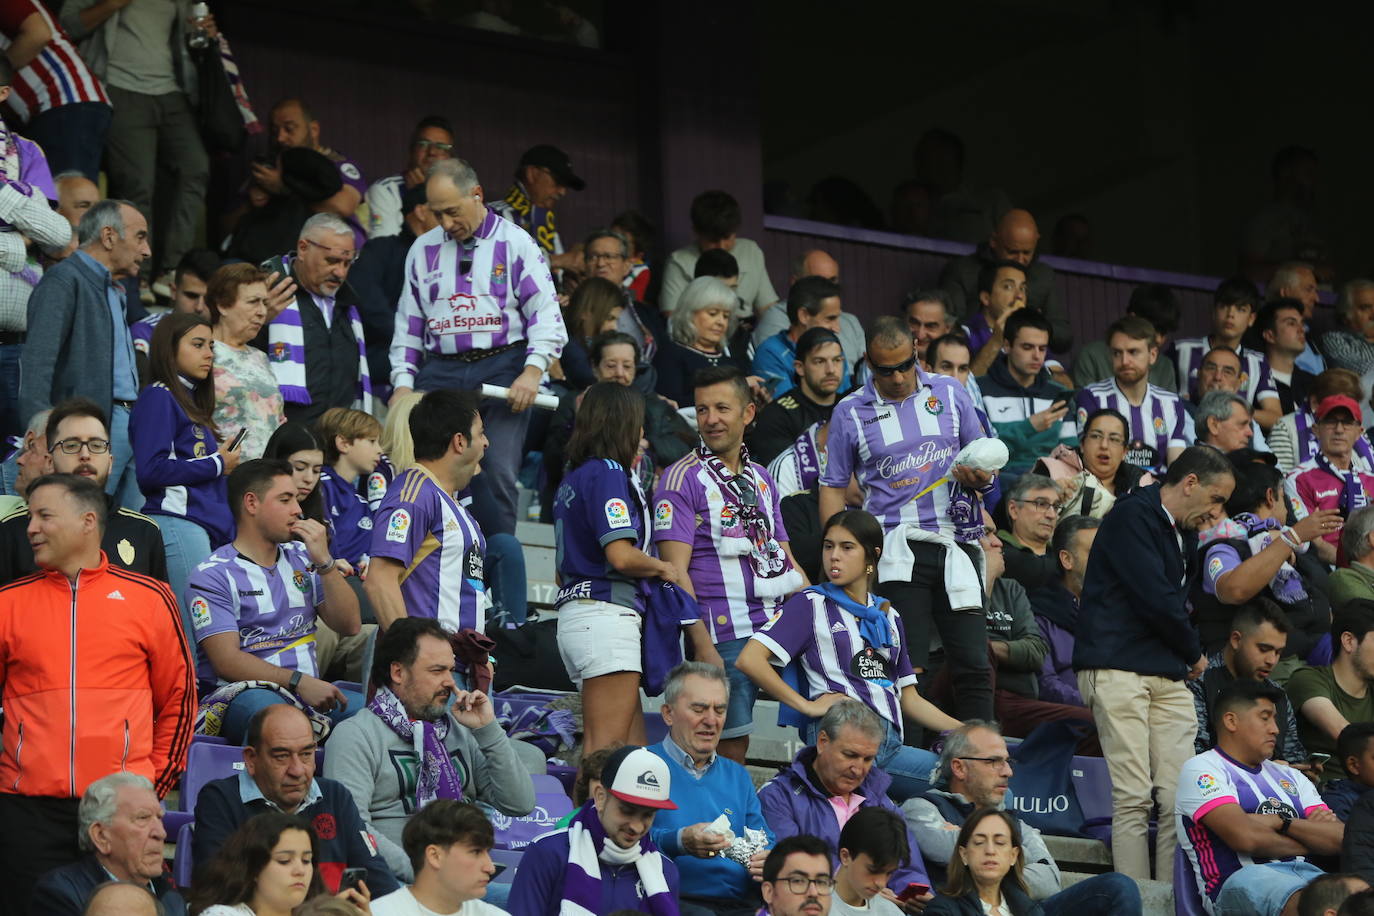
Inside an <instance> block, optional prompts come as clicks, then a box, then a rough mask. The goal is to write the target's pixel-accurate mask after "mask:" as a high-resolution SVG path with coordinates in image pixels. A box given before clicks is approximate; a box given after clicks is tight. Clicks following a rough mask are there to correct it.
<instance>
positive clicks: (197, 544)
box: [129, 313, 239, 633]
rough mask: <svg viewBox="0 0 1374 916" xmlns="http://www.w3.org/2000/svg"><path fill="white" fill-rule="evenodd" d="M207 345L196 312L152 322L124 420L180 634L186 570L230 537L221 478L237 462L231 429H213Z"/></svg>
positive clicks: (186, 622) (211, 351)
mask: <svg viewBox="0 0 1374 916" xmlns="http://www.w3.org/2000/svg"><path fill="white" fill-rule="evenodd" d="M213 344H214V338H213V336H212V333H211V330H210V325H209V324H207V323H206V321H205V319H203V318H201V317H200V316H199V315H194V314H185V313H178V314H172V315H168V316H167V317H166V318H164V319H162V320H161V321H159V322H158V324H157V329H156V330H155V331H153V339H152V344H151V346H150V348H149V352H148V364H149V365H148V368H149V375H150V376H151V378H152V383H151V384H150V385H148V387H146V388H144V389H143V391H142V393H141V394H139V396H138V401H137V402H136V403H135V404H134V409H133V412H132V414H131V415H130V417H129V439H130V441H131V442H132V444H133V449H134V462H135V468H136V469H137V472H138V487H139V489H140V490H142V491H143V495H144V496H146V497H147V499H148V501H147V502H146V503H145V504H144V506H143V511H144V513H145V514H147V515H152V516H155V517H156V519H157V523H158V527H159V528H161V529H162V542H163V544H164V545H165V546H166V548H167V583H168V584H169V585H170V586H171V587H172V592H173V593H174V594H175V595H176V597H177V601H178V602H180V603H181V615H182V623H183V624H184V625H185V627H186V632H187V633H190V632H192V626H191V620H190V617H189V615H188V613H187V608H186V603H185V601H184V600H183V595H184V593H185V591H186V580H187V578H188V577H189V576H190V574H191V569H192V568H193V567H194V566H195V565H196V564H197V563H200V562H201V561H202V560H204V559H205V558H206V557H208V556H209V555H210V551H212V550H214V549H215V548H217V547H220V546H222V545H224V544H227V543H229V541H231V540H233V538H234V516H233V514H232V513H231V512H230V509H229V492H228V487H227V486H226V482H225V477H226V475H228V474H229V472H230V471H232V470H233V469H234V468H236V467H238V463H239V443H236V442H233V441H232V438H233V437H234V436H235V434H236V433H237V430H226V431H225V434H224V436H225V438H227V439H230V440H231V441H229V442H226V443H224V444H220V441H219V437H220V431H219V430H218V429H217V428H216V427H215V423H214V414H215V386H214V381H213V380H212V379H211V377H210V372H211V369H212V368H213V367H214V361H215V355H214V353H215V351H214V348H213ZM231 445H232V446H234V447H233V448H232V449H231V448H230V446H231Z"/></svg>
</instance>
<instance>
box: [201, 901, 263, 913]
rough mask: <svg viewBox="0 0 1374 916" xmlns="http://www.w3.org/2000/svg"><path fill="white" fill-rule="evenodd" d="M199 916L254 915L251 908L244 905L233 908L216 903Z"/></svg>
mask: <svg viewBox="0 0 1374 916" xmlns="http://www.w3.org/2000/svg"><path fill="white" fill-rule="evenodd" d="M200 916H254V914H253V908H252V907H250V906H249V905H248V904H246V903H238V904H235V905H234V906H226V905H225V904H223V903H216V904H215V905H214V906H212V907H207V908H206V909H203V910H201V911H200Z"/></svg>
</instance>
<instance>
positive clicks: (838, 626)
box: [830, 620, 845, 633]
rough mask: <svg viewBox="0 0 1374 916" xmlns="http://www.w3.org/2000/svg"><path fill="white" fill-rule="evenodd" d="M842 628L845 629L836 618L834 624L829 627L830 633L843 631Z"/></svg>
mask: <svg viewBox="0 0 1374 916" xmlns="http://www.w3.org/2000/svg"><path fill="white" fill-rule="evenodd" d="M844 630H845V626H844V624H842V623H840V622H839V621H838V620H837V621H835V625H834V626H832V627H831V628H830V632H831V633H843V632H844Z"/></svg>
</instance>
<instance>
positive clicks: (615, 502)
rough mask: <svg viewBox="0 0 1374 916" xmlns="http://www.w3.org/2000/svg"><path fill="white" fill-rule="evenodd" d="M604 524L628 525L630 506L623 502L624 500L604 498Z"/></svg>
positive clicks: (613, 526) (629, 523)
mask: <svg viewBox="0 0 1374 916" xmlns="http://www.w3.org/2000/svg"><path fill="white" fill-rule="evenodd" d="M606 524H608V525H610V526H611V527H612V528H629V527H630V525H631V522H630V507H629V506H627V505H626V504H625V500H623V499H608V500H606Z"/></svg>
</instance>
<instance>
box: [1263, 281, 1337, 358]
mask: <svg viewBox="0 0 1374 916" xmlns="http://www.w3.org/2000/svg"><path fill="white" fill-rule="evenodd" d="M1264 293H1265V295H1264V298H1265V301H1267V302H1273V301H1274V300H1275V299H1296V300H1298V301H1299V302H1301V303H1302V320H1303V327H1304V329H1305V330H1306V331H1307V332H1308V333H1307V347H1306V348H1305V349H1304V350H1303V351H1302V353H1301V355H1299V356H1298V358H1297V360H1295V362H1296V364H1297V367H1298V368H1299V369H1302V370H1303V371H1304V372H1311V373H1312V374H1313V375H1320V374H1321V373H1323V372H1325V371H1326V360H1325V359H1324V358H1323V357H1322V355H1321V354H1320V353H1318V352H1317V348H1316V347H1315V346H1314V345H1313V343H1312V326H1311V325H1312V312H1313V311H1314V310H1315V309H1316V307H1317V297H1318V292H1317V275H1316V273H1315V272H1314V271H1313V270H1312V265H1311V264H1308V263H1307V262H1306V261H1285V262H1284V263H1282V264H1280V265H1279V266H1278V267H1277V268H1276V269H1275V270H1274V276H1273V279H1271V280H1270V281H1269V286H1268V287H1266V288H1265V291H1264Z"/></svg>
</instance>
